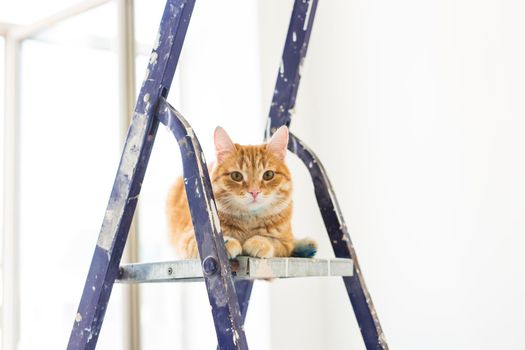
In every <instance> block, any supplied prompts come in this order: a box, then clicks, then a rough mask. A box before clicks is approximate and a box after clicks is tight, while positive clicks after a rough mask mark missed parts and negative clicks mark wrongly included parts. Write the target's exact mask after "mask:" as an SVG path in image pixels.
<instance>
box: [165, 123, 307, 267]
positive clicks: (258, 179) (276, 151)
mask: <svg viewBox="0 0 525 350" xmlns="http://www.w3.org/2000/svg"><path fill="white" fill-rule="evenodd" d="M214 141H215V152H216V157H217V163H216V164H215V166H214V167H213V169H212V170H211V174H210V177H211V182H212V187H213V193H214V196H215V202H216V204H217V210H218V214H219V221H220V224H221V228H222V233H223V236H224V242H225V246H226V250H227V253H228V257H229V258H230V259H233V258H235V257H236V256H238V255H249V256H253V257H258V258H271V257H289V256H302V257H312V256H313V255H315V253H316V251H317V245H316V243H315V242H314V241H312V240H309V239H302V240H294V237H293V234H292V227H291V219H292V179H291V176H290V171H289V170H288V167H287V166H286V164H285V162H284V159H285V156H286V147H287V145H288V128H287V127H286V126H283V127H281V128H279V129H278V130H277V131H276V132H275V134H274V135H273V137H272V138H271V140H270V141H269V142H268V143H267V144H263V145H258V146H242V145H239V144H234V143H233V142H232V140H231V139H230V137H229V136H228V134H227V133H226V131H224V129H222V128H221V127H217V128H216V129H215V135H214ZM166 209H167V216H168V227H169V230H170V234H171V239H172V242H173V244H174V246H175V248H176V250H177V253H178V254H179V256H180V257H181V258H183V259H188V258H196V257H198V254H199V253H198V249H197V242H196V239H195V234H194V231H193V224H192V222H191V216H190V211H189V207H188V202H187V199H186V193H185V189H184V184H183V179H182V177H179V178H178V179H177V180H176V182H175V184H174V185H173V186H172V188H171V189H170V191H169V194H168V200H167V207H166Z"/></svg>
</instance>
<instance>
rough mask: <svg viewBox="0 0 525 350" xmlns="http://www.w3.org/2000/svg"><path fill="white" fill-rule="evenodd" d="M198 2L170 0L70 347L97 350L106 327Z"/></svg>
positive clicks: (117, 176) (101, 232)
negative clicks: (163, 107)
mask: <svg viewBox="0 0 525 350" xmlns="http://www.w3.org/2000/svg"><path fill="white" fill-rule="evenodd" d="M193 5H194V0H168V1H167V2H166V7H165V10H164V14H163V17H162V21H161V24H160V29H159V34H158V38H157V42H156V43H155V47H154V49H153V51H152V53H151V59H150V62H149V65H148V70H147V74H146V78H145V80H144V82H143V84H142V88H141V90H140V94H139V97H138V101H137V104H136V106H135V111H134V114H133V119H132V123H131V126H130V128H129V132H128V136H127V140H126V144H125V146H124V150H123V153H122V157H121V160H120V165H119V168H118V171H117V175H116V178H115V182H114V185H113V190H112V191H111V196H110V199H109V203H108V206H107V209H106V214H105V216H104V221H103V223H102V228H101V230H100V234H99V238H98V243H97V246H96V247H95V252H94V254H93V259H92V261H91V267H90V269H89V272H88V276H87V279H86V283H85V285H84V291H83V293H82V299H81V301H80V306H79V308H78V312H77V314H76V316H75V321H74V323H73V329H72V331H71V336H70V338H69V343H68V350H84V349H94V348H95V346H96V343H97V340H98V336H99V333H100V328H101V327H102V321H103V320H104V315H105V313H106V308H107V305H108V301H109V297H110V295H111V290H112V288H113V283H114V281H115V279H116V278H117V277H118V273H119V264H120V259H121V257H122V251H123V250H124V245H125V244H126V239H127V236H128V231H129V227H130V224H131V220H132V218H133V213H134V212H135V207H136V205H137V199H138V196H139V193H140V188H141V185H142V180H143V178H144V173H145V171H146V166H147V164H148V160H149V157H150V154H151V149H152V147H153V141H154V139H155V134H156V131H157V125H158V122H157V120H156V118H155V111H156V107H157V104H158V102H159V100H160V97H161V94H162V95H164V96H167V94H168V91H169V88H170V86H171V82H172V80H173V75H174V73H175V68H176V66H177V61H178V59H179V54H180V51H181V48H182V43H183V42H184V37H185V35H186V30H187V28H188V23H189V20H190V17H191V13H192V10H193Z"/></svg>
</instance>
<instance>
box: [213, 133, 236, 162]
mask: <svg viewBox="0 0 525 350" xmlns="http://www.w3.org/2000/svg"><path fill="white" fill-rule="evenodd" d="M213 140H214V142H215V155H216V156H217V162H219V163H220V162H222V161H223V160H224V158H225V157H227V156H228V155H229V154H231V153H232V152H235V151H236V148H235V145H234V144H233V142H232V140H231V139H230V137H229V136H228V134H227V133H226V131H225V130H224V129H223V128H221V127H220V126H218V127H216V128H215V133H214V135H213Z"/></svg>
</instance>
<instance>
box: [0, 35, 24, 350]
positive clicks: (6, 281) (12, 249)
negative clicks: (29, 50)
mask: <svg viewBox="0 0 525 350" xmlns="http://www.w3.org/2000/svg"><path fill="white" fill-rule="evenodd" d="M3 186H4V197H3V215H4V227H3V247H2V248H3V254H2V265H3V283H2V288H3V301H2V348H3V349H4V350H15V349H17V348H18V341H19V337H20V284H19V283H20V281H19V277H18V276H19V270H20V266H19V265H20V264H19V252H20V249H19V248H20V247H19V244H20V243H19V237H20V227H19V219H20V218H19V209H20V42H19V41H18V40H17V39H16V38H14V37H12V36H11V35H7V37H6V41H5V122H4V183H3Z"/></svg>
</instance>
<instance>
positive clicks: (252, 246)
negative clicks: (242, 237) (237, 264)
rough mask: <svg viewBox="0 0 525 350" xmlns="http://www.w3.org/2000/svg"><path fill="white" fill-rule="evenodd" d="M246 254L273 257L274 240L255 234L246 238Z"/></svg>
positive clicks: (243, 248)
mask: <svg viewBox="0 0 525 350" xmlns="http://www.w3.org/2000/svg"><path fill="white" fill-rule="evenodd" d="M242 251H243V253H244V255H249V256H253V257H255V258H273V256H274V252H275V248H274V246H273V244H272V242H271V241H270V240H269V239H268V238H266V237H262V236H253V237H252V238H250V239H248V240H246V242H244V244H243V245H242Z"/></svg>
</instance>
